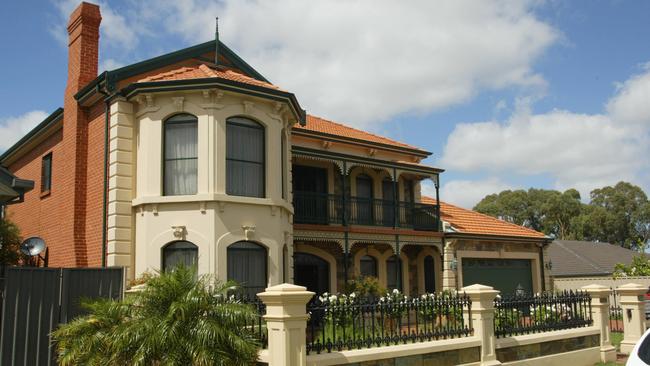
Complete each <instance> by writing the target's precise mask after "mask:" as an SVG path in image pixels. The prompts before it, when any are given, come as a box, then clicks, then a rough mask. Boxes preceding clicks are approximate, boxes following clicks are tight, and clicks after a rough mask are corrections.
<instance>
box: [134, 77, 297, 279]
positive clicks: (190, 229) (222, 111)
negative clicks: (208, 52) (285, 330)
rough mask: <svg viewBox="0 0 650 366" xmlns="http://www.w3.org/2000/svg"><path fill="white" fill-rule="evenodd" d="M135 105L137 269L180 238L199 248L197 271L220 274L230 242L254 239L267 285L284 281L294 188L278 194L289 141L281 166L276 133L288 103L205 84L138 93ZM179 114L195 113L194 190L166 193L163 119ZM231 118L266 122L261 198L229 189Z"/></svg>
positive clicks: (155, 261) (153, 263)
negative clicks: (264, 255)
mask: <svg viewBox="0 0 650 366" xmlns="http://www.w3.org/2000/svg"><path fill="white" fill-rule="evenodd" d="M134 109H135V111H134V135H135V137H134V139H135V145H136V153H135V154H134V155H135V165H136V178H135V189H134V192H133V197H134V198H133V201H132V206H133V208H134V215H135V225H134V226H135V227H134V232H135V235H134V241H135V273H136V275H140V274H142V273H143V272H145V271H148V270H153V269H159V268H160V267H161V254H162V248H163V246H165V245H166V244H167V243H169V242H172V241H174V240H179V239H184V240H188V241H190V242H192V243H194V244H196V245H197V246H198V248H199V260H198V270H199V274H207V273H209V274H215V275H216V276H217V277H218V278H219V279H221V280H225V279H226V276H227V268H226V263H227V261H226V249H227V247H228V246H229V245H230V244H233V243H235V242H237V241H240V240H251V241H255V242H257V243H259V244H261V245H263V246H264V247H266V248H267V249H268V253H269V261H268V272H269V273H268V274H267V278H268V285H274V284H279V283H281V282H282V276H283V271H284V269H283V247H284V245H285V244H286V245H287V246H288V247H291V246H292V243H291V235H292V226H291V215H292V207H291V204H290V202H291V194H290V192H286V194H285V198H283V197H282V183H281V182H282V176H283V175H284V179H285V186H288V185H289V184H290V181H289V167H290V160H289V157H290V154H289V152H288V150H289V146H288V145H289V144H288V143H287V144H286V145H287V146H286V147H287V151H285V154H284V156H285V158H286V161H285V164H282V161H281V156H282V153H281V136H282V133H283V131H285V133H287V132H288V131H290V125H291V124H292V122H293V120H294V119H293V117H292V116H291V115H290V114H288V113H286V112H285V111H286V110H287V108H286V107H285V106H284V105H283V104H280V103H278V102H275V101H268V100H263V99H259V98H253V97H250V96H244V95H242V94H236V93H229V92H222V91H216V90H210V91H207V90H205V91H193V92H174V93H156V94H149V95H140V96H139V97H138V105H137V106H136V108H134ZM177 113H189V114H193V115H195V116H196V117H197V118H198V134H199V140H198V152H199V153H198V182H197V183H198V187H197V188H198V192H197V194H196V195H188V196H167V197H165V196H162V152H163V146H162V140H163V139H162V131H163V122H164V121H165V119H167V118H169V117H170V116H173V115H174V114H177ZM231 116H243V117H248V118H251V119H253V120H256V121H257V122H259V123H261V124H262V125H264V127H265V138H266V146H265V148H266V163H265V168H266V197H265V198H253V197H237V196H228V195H226V160H225V159H226V119H227V118H228V117H231ZM283 167H284V171H283ZM288 191H289V190H288ZM287 267H288V268H291V266H287ZM287 277H288V278H291V277H292V274H288V276H287Z"/></svg>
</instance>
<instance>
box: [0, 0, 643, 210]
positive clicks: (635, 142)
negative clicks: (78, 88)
mask: <svg viewBox="0 0 650 366" xmlns="http://www.w3.org/2000/svg"><path fill="white" fill-rule="evenodd" d="M91 2H95V3H99V4H100V6H101V12H102V17H103V20H102V26H101V36H100V72H101V71H103V70H107V69H108V70H111V69H115V68H118V67H120V66H124V65H128V64H130V63H133V62H137V61H141V60H144V59H147V58H151V57H155V56H158V55H161V54H164V53H167V52H172V51H175V50H178V49H181V48H185V47H189V46H192V45H195V44H198V43H201V42H205V41H207V40H210V39H213V37H214V18H215V17H217V16H218V17H219V29H220V38H221V40H222V42H224V43H225V44H227V45H228V46H229V47H230V48H232V49H233V50H235V52H237V53H238V54H239V55H240V56H241V57H242V58H244V59H245V60H246V61H247V62H248V63H249V64H251V65H252V66H253V67H254V68H255V69H256V70H258V71H259V72H260V73H261V74H263V75H264V76H265V77H266V78H267V79H269V80H271V81H272V82H273V83H274V84H276V85H278V86H280V87H282V88H284V89H286V90H289V91H291V92H293V93H295V94H296V96H297V98H298V100H299V101H300V103H301V105H302V106H303V108H305V109H306V110H307V112H308V113H311V114H314V115H317V116H321V117H325V118H328V119H333V120H336V121H340V122H343V123H346V124H348V125H352V126H355V127H358V128H362V129H367V130H370V131H372V132H375V133H379V134H382V135H385V136H388V137H391V138H394V139H397V140H400V141H404V142H407V143H409V144H411V145H415V146H419V147H421V148H423V149H425V150H427V151H430V152H431V153H432V155H431V157H430V158H428V159H426V160H425V161H424V162H423V163H425V164H428V165H432V166H436V167H440V168H443V169H445V172H444V173H443V174H442V175H441V178H440V181H441V193H440V196H441V199H442V200H444V201H447V202H450V203H455V204H458V205H460V206H463V207H467V208H471V207H473V206H474V205H475V204H476V203H477V202H478V201H480V200H481V198H483V197H484V196H485V195H487V194H491V193H496V192H499V191H501V190H504V189H520V188H523V189H527V188H530V187H535V188H546V189H557V190H566V189H569V188H576V189H578V191H580V193H581V195H582V198H583V200H584V201H588V199H589V192H590V191H591V190H593V189H594V188H599V187H602V186H605V185H612V184H615V183H617V182H618V181H621V180H625V181H629V182H632V183H634V184H637V185H639V186H641V187H642V188H644V189H645V190H646V192H649V193H650V169H649V168H650V144H649V143H648V141H650V140H649V138H650V43H649V42H648V40H649V39H650V22H648V16H649V15H650V1H645V0H636V1H635V0H630V1H622V0H576V1H556V0H547V1H544V0H529V1H527V0H518V1H501V0H476V1H459V0H449V1H444V0H443V1H429V0H410V1H383V0H349V1H343V0H330V1H320V0H313V1H304V0H266V1H261V0H260V1H251V0H224V1H206V0H158V1H155V2H147V1H138V0H101V1H91ZM77 4H78V1H77V0H74V1H70V0H63V1H51V0H23V1H10V2H7V4H3V11H2V12H1V13H0V42H1V43H0V44H2V45H3V46H2V48H1V49H2V54H3V56H4V57H0V151H4V150H6V149H7V148H8V147H10V146H11V145H12V144H13V143H14V142H15V141H17V140H18V139H19V138H20V137H21V136H23V135H24V134H25V133H27V132H28V131H29V130H31V128H33V126H35V125H36V124H37V123H38V122H40V121H42V120H43V119H44V118H45V117H46V116H47V115H48V114H49V113H51V112H52V111H54V110H55V109H56V108H57V107H59V106H61V105H62V104H63V100H62V99H63V91H64V88H65V81H66V80H65V79H66V76H67V75H66V72H67V48H66V47H67V43H66V42H67V33H66V29H65V26H66V21H67V17H68V15H69V13H70V12H71V11H72V10H73V9H74V8H75V7H76V5H77ZM423 193H425V194H432V193H433V186H432V184H431V183H428V182H427V183H425V184H424V185H423Z"/></svg>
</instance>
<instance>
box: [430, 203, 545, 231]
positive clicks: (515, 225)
mask: <svg viewBox="0 0 650 366" xmlns="http://www.w3.org/2000/svg"><path fill="white" fill-rule="evenodd" d="M422 197H426V198H428V199H430V200H432V201H436V199H435V198H433V197H429V196H422ZM440 203H441V204H443V203H444V204H445V205H448V206H451V207H454V208H457V209H460V210H465V211H470V212H472V213H474V214H476V215H480V216H483V217H485V218H487V219H490V220H492V221H498V222H500V223H504V224H507V225H509V226H514V227H516V228H518V229H524V230H526V231H529V232H531V233H535V234H542V235H544V236H546V234H544V233H542V232H539V231H537V230H533V229H531V228H529V227H526V226H523V225H517V224H515V223H512V222H508V221H506V220H501V219H498V218H496V217H493V216H490V215H486V214H484V213H482V212H478V211H475V210H470V209H467V208H463V207H460V206H456V205H452V204H451V203H447V202H445V201H443V200H440Z"/></svg>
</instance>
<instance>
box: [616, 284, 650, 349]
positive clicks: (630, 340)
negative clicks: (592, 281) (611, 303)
mask: <svg viewBox="0 0 650 366" xmlns="http://www.w3.org/2000/svg"><path fill="white" fill-rule="evenodd" d="M647 290H648V288H647V287H645V286H642V285H638V284H636V283H629V284H627V285H623V286H620V287H619V288H617V289H616V291H617V292H618V294H619V295H620V297H621V308H622V309H623V341H621V353H624V354H626V355H629V354H630V352H632V349H633V348H634V345H635V344H636V342H638V341H639V339H640V338H641V336H642V335H643V333H644V332H645V299H644V296H643V295H645V293H646V291H647Z"/></svg>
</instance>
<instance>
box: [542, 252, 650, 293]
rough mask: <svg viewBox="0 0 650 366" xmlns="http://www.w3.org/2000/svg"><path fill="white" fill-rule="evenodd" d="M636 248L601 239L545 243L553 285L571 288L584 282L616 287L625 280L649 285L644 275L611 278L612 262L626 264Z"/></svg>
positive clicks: (559, 288) (636, 254) (560, 287)
mask: <svg viewBox="0 0 650 366" xmlns="http://www.w3.org/2000/svg"><path fill="white" fill-rule="evenodd" d="M638 255H639V252H636V251H634V250H630V249H627V248H623V247H621V246H619V245H614V244H610V243H605V242H591V241H577V240H554V241H553V242H552V243H551V245H549V247H548V256H549V264H550V267H551V270H550V273H551V278H552V282H553V287H554V288H555V289H558V290H575V289H578V288H580V287H582V286H584V285H585V284H586V283H590V284H591V283H597V284H600V285H604V286H608V287H612V288H615V287H618V286H620V285H624V284H626V283H639V284H642V285H646V286H650V278H648V277H623V278H617V279H614V278H613V276H612V274H613V273H614V268H615V267H616V264H618V263H623V264H626V265H629V264H630V263H632V259H633V258H634V257H635V256H638Z"/></svg>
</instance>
